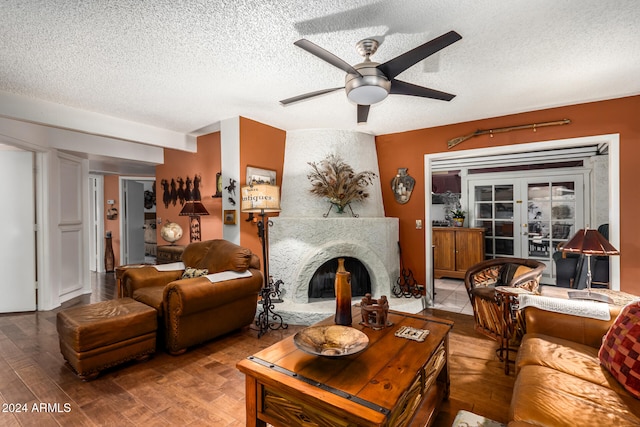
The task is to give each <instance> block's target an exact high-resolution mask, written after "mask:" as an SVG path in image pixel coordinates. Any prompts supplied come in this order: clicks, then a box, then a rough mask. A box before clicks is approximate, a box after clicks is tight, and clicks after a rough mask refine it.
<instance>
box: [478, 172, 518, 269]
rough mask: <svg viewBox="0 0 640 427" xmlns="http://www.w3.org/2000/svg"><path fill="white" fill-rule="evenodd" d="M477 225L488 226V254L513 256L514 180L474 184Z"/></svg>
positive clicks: (487, 255) (491, 255)
mask: <svg viewBox="0 0 640 427" xmlns="http://www.w3.org/2000/svg"><path fill="white" fill-rule="evenodd" d="M470 195H471V197H470V199H471V200H470V205H471V206H472V212H473V219H472V222H471V224H473V226H474V227H481V228H484V230H485V234H484V237H485V255H486V257H487V258H495V257H496V256H505V255H507V256H513V255H514V242H513V229H514V226H513V218H514V200H513V195H514V187H513V185H511V184H508V185H506V184H498V185H494V184H490V185H482V184H480V183H478V185H473V187H470Z"/></svg>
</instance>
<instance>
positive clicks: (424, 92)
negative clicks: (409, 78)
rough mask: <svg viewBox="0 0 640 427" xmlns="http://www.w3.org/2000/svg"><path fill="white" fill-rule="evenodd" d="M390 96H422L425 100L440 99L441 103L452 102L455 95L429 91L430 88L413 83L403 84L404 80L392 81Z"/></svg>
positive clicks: (433, 90)
mask: <svg viewBox="0 0 640 427" xmlns="http://www.w3.org/2000/svg"><path fill="white" fill-rule="evenodd" d="M389 93H390V94H393V95H411V96H421V97H423V98H433V99H439V100H441V101H451V100H452V99H453V98H455V95H452V94H450V93H446V92H440V91H439V90H435V89H429V88H428V87H424V86H418V85H414V84H412V83H407V82H403V81H402V80H395V79H393V80H391V89H390V90H389Z"/></svg>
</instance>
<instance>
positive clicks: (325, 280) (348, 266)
mask: <svg viewBox="0 0 640 427" xmlns="http://www.w3.org/2000/svg"><path fill="white" fill-rule="evenodd" d="M340 258H344V267H345V270H347V271H348V272H349V273H351V296H353V297H357V296H364V295H366V294H368V293H371V279H370V278H369V271H367V268H366V267H365V266H364V264H362V263H361V262H360V260H358V259H357V258H353V257H340ZM337 269H338V258H333V259H330V260H329V261H327V262H325V263H324V264H322V265H321V266H320V267H319V268H318V269H317V270H316V272H315V273H314V274H313V277H311V281H310V282H309V299H312V298H335V297H336V293H335V280H336V270H337Z"/></svg>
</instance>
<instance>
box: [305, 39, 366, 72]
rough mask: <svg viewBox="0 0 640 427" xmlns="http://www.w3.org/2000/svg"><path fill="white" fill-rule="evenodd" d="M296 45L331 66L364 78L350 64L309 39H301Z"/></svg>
mask: <svg viewBox="0 0 640 427" xmlns="http://www.w3.org/2000/svg"><path fill="white" fill-rule="evenodd" d="M293 44H294V45H296V46H298V47H300V48H302V49H304V50H306V51H307V52H309V53H311V54H312V55H315V56H317V57H318V58H320V59H322V60H324V61H326V62H328V63H329V64H331V65H333V66H334V67H338V68H340V69H341V70H342V71H345V72H347V73H349V74H355V75H357V76H362V75H361V74H360V73H359V72H358V70H356V69H355V68H353V67H352V66H351V65H350V64H348V63H347V62H345V61H344V60H342V59H340V58H338V57H337V56H335V55H334V54H333V53H331V52H329V51H328V50H325V49H323V48H321V47H320V46H318V45H317V44H314V43H312V42H310V41H309V40H307V39H300V40H298V41H297V42H295V43H293Z"/></svg>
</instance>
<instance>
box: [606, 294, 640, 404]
mask: <svg viewBox="0 0 640 427" xmlns="http://www.w3.org/2000/svg"><path fill="white" fill-rule="evenodd" d="M639 356H640V301H635V302H632V303H630V304H628V305H627V306H625V307H624V308H623V309H622V311H621V312H620V314H619V315H618V318H617V319H616V320H615V322H614V323H613V325H611V328H609V330H608V331H607V333H606V334H605V336H604V338H603V341H602V346H601V347H600V351H598V357H599V358H600V364H601V365H602V366H604V367H605V368H606V369H607V370H608V371H609V372H610V373H611V375H613V377H614V378H615V379H616V380H618V382H619V383H620V384H622V386H623V387H624V388H625V389H627V391H628V392H629V393H631V394H632V395H634V396H635V397H636V398H637V399H640V360H639Z"/></svg>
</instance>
